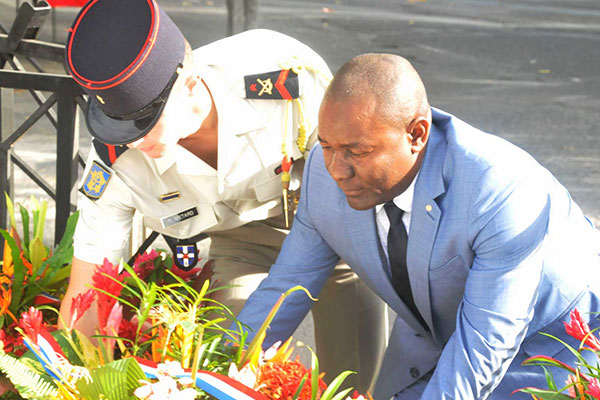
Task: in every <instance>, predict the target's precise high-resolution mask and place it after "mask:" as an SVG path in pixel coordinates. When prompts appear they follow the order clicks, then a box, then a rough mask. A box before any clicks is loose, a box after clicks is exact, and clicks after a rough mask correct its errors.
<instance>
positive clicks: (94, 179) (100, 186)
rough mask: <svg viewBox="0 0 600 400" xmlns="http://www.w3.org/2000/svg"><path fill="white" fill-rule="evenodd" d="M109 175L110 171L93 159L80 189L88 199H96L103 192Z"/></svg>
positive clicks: (110, 174)
mask: <svg viewBox="0 0 600 400" xmlns="http://www.w3.org/2000/svg"><path fill="white" fill-rule="evenodd" d="M111 176H112V173H111V172H110V171H109V170H107V169H106V168H104V167H103V166H101V165H100V164H98V163H97V162H96V161H93V162H92V167H91V168H90V172H89V173H88V175H87V177H86V178H85V181H84V182H83V186H82V187H81V191H82V192H83V194H85V195H86V196H87V197H89V198H90V199H92V200H98V199H99V198H100V196H102V194H103V193H104V190H105V189H106V185H108V181H109V180H110V177H111Z"/></svg>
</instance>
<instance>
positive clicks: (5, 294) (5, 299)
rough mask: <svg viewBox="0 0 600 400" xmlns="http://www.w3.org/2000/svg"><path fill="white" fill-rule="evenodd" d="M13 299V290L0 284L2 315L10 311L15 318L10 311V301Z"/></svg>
mask: <svg viewBox="0 0 600 400" xmlns="http://www.w3.org/2000/svg"><path fill="white" fill-rule="evenodd" d="M11 300H12V291H11V290H10V288H9V289H6V288H4V287H2V286H0V315H4V313H8V314H9V315H10V316H11V317H12V318H13V319H14V320H16V319H15V317H14V316H13V315H12V314H11V313H10V311H9V310H8V307H10V301H11Z"/></svg>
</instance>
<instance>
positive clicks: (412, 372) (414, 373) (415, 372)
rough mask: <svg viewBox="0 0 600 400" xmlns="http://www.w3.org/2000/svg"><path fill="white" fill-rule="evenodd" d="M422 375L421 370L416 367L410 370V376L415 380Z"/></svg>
mask: <svg viewBox="0 0 600 400" xmlns="http://www.w3.org/2000/svg"><path fill="white" fill-rule="evenodd" d="M420 375H421V373H420V372H419V370H418V369H417V368H416V367H412V368H411V369H410V376H412V377H413V378H415V379H417V378H418V377H419V376H420Z"/></svg>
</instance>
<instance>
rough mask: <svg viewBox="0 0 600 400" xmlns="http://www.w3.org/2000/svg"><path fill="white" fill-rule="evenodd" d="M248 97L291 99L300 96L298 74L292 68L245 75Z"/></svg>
mask: <svg viewBox="0 0 600 400" xmlns="http://www.w3.org/2000/svg"><path fill="white" fill-rule="evenodd" d="M244 83H245V87H246V98H247V99H276V100H291V99H297V98H298V96H299V92H300V89H299V83H298V74H296V73H295V72H294V71H292V70H291V69H282V70H279V71H272V72H265V73H262V74H256V75H246V76H244Z"/></svg>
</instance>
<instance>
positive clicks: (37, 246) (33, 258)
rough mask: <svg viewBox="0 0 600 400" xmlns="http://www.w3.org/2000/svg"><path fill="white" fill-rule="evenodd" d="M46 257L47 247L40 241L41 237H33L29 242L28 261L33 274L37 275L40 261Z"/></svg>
mask: <svg viewBox="0 0 600 400" xmlns="http://www.w3.org/2000/svg"><path fill="white" fill-rule="evenodd" d="M46 257H48V249H47V248H46V246H44V244H43V243H42V239H40V238H38V237H34V238H33V240H32V241H31V242H30V243H29V262H31V265H32V267H33V274H34V275H37V274H38V270H39V269H40V266H41V265H42V261H43V260H44V259H45V258H46Z"/></svg>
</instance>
